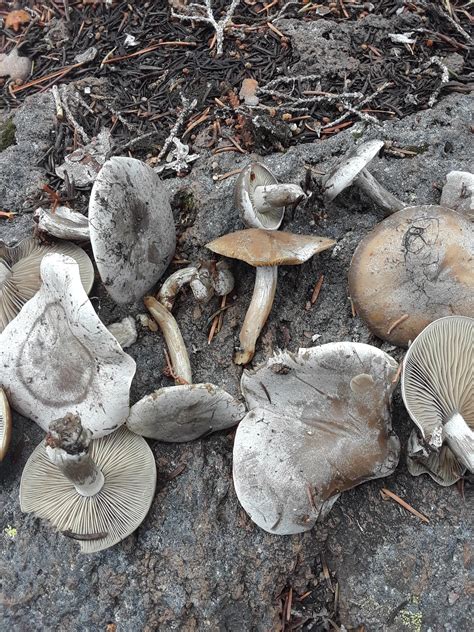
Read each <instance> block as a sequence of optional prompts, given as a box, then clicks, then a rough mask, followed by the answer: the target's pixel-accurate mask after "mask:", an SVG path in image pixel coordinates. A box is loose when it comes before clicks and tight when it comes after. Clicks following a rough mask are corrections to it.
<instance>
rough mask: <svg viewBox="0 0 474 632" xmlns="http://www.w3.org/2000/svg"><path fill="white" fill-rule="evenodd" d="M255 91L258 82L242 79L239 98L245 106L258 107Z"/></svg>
mask: <svg viewBox="0 0 474 632" xmlns="http://www.w3.org/2000/svg"><path fill="white" fill-rule="evenodd" d="M257 89H258V82H257V81H256V80H255V79H244V80H243V81H242V87H241V88H240V92H239V97H240V98H241V99H243V100H244V102H245V105H258V97H257V96H256V92H257Z"/></svg>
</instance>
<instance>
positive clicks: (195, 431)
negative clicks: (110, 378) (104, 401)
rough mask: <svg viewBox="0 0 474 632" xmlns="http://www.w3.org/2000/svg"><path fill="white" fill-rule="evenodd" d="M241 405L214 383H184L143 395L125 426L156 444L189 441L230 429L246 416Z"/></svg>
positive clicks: (132, 409)
mask: <svg viewBox="0 0 474 632" xmlns="http://www.w3.org/2000/svg"><path fill="white" fill-rule="evenodd" d="M245 413H246V409H245V406H244V405H243V404H241V403H240V402H238V401H237V400H236V399H234V398H233V397H232V396H231V395H229V393H226V392H225V391H224V390H223V389H221V388H219V387H217V386H214V385H213V384H184V385H180V386H168V387H165V388H161V389H159V390H157V391H155V392H154V393H151V394H150V395H146V396H145V397H143V398H142V399H141V400H140V401H138V402H137V403H136V404H134V405H133V406H132V408H131V410H130V416H129V418H128V419H127V427H128V429H129V430H131V431H132V432H135V433H137V434H139V435H142V436H144V437H148V438H151V439H156V440H158V441H168V442H184V441H192V440H194V439H198V438H200V437H202V436H205V435H207V434H209V433H211V432H216V431H218V430H224V429H226V428H231V427H232V426H235V425H236V424H238V423H239V421H240V420H241V419H242V417H243V416H244V415H245Z"/></svg>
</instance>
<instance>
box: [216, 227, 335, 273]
mask: <svg viewBox="0 0 474 632" xmlns="http://www.w3.org/2000/svg"><path fill="white" fill-rule="evenodd" d="M335 243H336V242H335V241H334V240H333V239H328V238H327V237H318V236H317V235H295V234H293V233H284V232H281V231H279V232H275V231H268V230H262V229H260V228H247V229H246V230H238V231H237V232H235V233H229V234H228V235H224V236H223V237H219V238H218V239H215V240H214V241H211V242H210V243H208V244H206V248H209V250H212V252H216V253H217V254H219V255H223V256H224V257H231V258H232V259H240V260H241V261H245V262H246V263H248V264H250V265H251V266H256V267H258V266H280V265H295V264H298V263H304V262H305V261H308V259H311V257H312V256H313V255H315V254H316V253H317V252H321V251H322V250H327V249H328V248H332V247H333V246H334V245H335Z"/></svg>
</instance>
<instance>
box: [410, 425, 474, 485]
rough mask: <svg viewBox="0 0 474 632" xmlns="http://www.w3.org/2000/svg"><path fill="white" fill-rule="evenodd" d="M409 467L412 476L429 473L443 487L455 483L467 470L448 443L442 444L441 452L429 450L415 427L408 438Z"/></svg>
mask: <svg viewBox="0 0 474 632" xmlns="http://www.w3.org/2000/svg"><path fill="white" fill-rule="evenodd" d="M407 467H408V471H409V472H410V474H411V475H412V476H420V475H421V474H428V475H429V476H431V478H432V479H433V480H434V481H436V482H437V483H438V485H442V486H443V487H448V486H449V485H454V483H456V482H457V481H458V480H459V479H460V478H462V477H463V476H464V473H465V472H466V468H465V467H464V465H462V464H461V463H460V462H459V460H458V459H457V458H456V456H455V455H454V453H453V451H452V450H451V449H450V448H449V447H448V446H447V445H446V444H443V445H442V446H441V448H440V450H439V452H432V451H430V452H427V450H426V449H425V448H424V447H423V445H422V443H420V441H419V439H418V431H417V430H416V429H413V431H412V433H411V434H410V438H409V439H408V446H407Z"/></svg>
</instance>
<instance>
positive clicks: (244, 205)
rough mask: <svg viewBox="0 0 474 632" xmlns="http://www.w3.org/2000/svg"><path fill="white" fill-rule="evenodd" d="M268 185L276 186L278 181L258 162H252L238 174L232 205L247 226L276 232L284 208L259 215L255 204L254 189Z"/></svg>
mask: <svg viewBox="0 0 474 632" xmlns="http://www.w3.org/2000/svg"><path fill="white" fill-rule="evenodd" d="M269 184H278V180H277V179H276V178H275V176H274V175H273V174H272V173H271V171H269V170H268V169H267V168H266V167H265V166H264V165H262V164H261V163H260V162H252V163H250V164H249V165H248V166H247V167H245V169H242V171H241V172H240V175H239V177H238V178H237V181H236V183H235V189H234V204H235V206H236V207H237V208H238V210H239V212H240V214H241V216H242V220H243V222H244V224H246V225H247V226H257V227H258V228H266V229H267V230H276V229H277V228H279V227H280V225H281V222H282V221H283V216H284V214H285V207H284V206H280V207H278V208H272V209H271V210H270V211H269V212H268V213H260V211H259V209H258V206H257V205H256V203H255V199H254V194H255V189H256V188H257V187H263V186H267V185H269Z"/></svg>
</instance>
